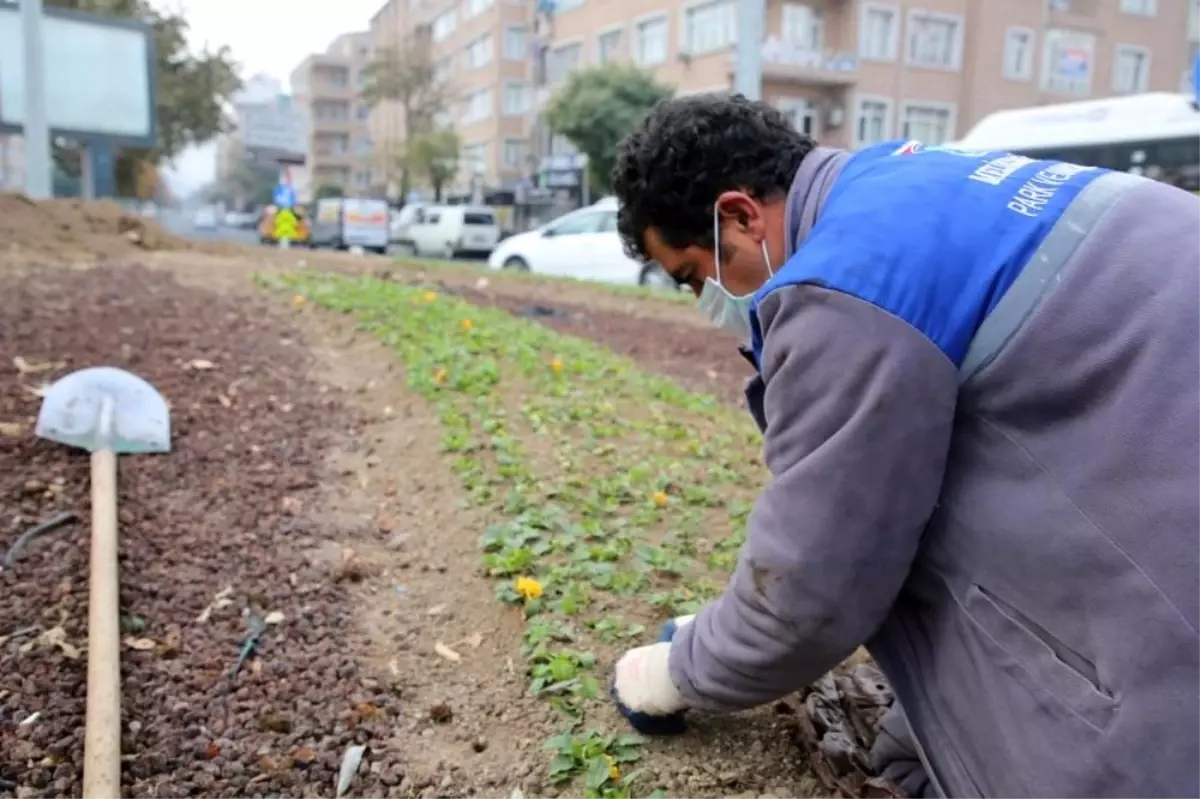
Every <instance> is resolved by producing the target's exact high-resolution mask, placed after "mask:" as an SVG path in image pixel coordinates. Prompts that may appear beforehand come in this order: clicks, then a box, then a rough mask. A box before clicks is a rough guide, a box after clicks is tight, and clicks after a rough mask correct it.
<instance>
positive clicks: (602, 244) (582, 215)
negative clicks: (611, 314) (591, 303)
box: [488, 198, 677, 290]
mask: <svg viewBox="0 0 1200 799" xmlns="http://www.w3.org/2000/svg"><path fill="white" fill-rule="evenodd" d="M488 266H489V267H490V268H492V269H514V270H519V271H525V272H532V273H534V274H539V275H556V276H559V277H573V278H577V279H579V280H598V281H602V282H605V283H619V284H624V285H630V286H637V285H641V286H652V287H655V288H665V289H671V290H675V289H676V288H677V286H676V285H675V281H674V280H673V279H672V278H671V276H670V275H668V274H667V273H666V272H665V271H664V270H663V269H662V267H660V266H659V265H658V264H656V263H648V264H646V263H641V262H640V261H636V260H634V259H632V258H630V257H629V256H628V255H626V254H625V250H624V248H623V247H622V246H621V238H620V236H618V235H617V204H616V201H615V200H613V199H612V198H608V199H605V200H601V201H600V202H598V203H596V204H595V205H589V206H587V207H586V208H580V209H579V210H577V211H572V212H570V213H569V214H565V215H563V216H560V217H559V218H558V219H555V220H553V221H551V222H548V223H547V224H545V225H542V226H541V227H540V228H537V229H536V230H531V231H529V232H528V233H520V234H518V235H516V236H512V237H510V238H507V239H505V240H504V241H502V242H500V244H499V246H497V247H496V249H494V250H493V251H492V254H491V257H489V258H488Z"/></svg>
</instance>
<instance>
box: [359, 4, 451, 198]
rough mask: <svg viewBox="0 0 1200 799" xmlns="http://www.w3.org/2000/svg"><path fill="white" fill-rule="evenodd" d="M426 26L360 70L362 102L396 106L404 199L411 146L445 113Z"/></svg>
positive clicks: (409, 176) (444, 87) (408, 182)
mask: <svg viewBox="0 0 1200 799" xmlns="http://www.w3.org/2000/svg"><path fill="white" fill-rule="evenodd" d="M430 45H431V40H430V37H429V31H428V26H425V27H423V28H422V29H419V30H418V31H417V32H416V33H413V34H411V35H409V36H407V37H405V38H404V39H403V40H402V41H400V42H399V43H398V44H396V45H394V46H391V47H384V48H380V49H379V50H378V51H377V52H376V53H375V57H374V58H373V59H372V60H371V62H370V63H369V64H367V66H366V67H365V69H364V70H363V74H364V76H365V79H366V82H365V85H364V87H363V90H362V99H363V101H364V102H365V103H367V105H369V106H371V107H375V106H377V105H379V104H380V103H383V102H393V103H395V104H396V105H397V106H398V108H399V110H400V114H401V118H402V119H401V124H402V126H403V132H404V141H403V142H402V143H401V144H400V146H399V147H398V148H397V151H396V152H394V153H389V157H390V158H394V159H395V160H394V164H395V166H396V167H398V168H399V170H400V194H401V197H402V198H403V197H407V196H408V193H409V190H410V189H411V188H412V174H413V171H414V164H413V157H412V156H413V150H414V148H413V147H412V146H411V145H412V144H413V143H414V142H416V141H417V140H418V139H419V138H420V137H421V136H422V135H424V134H428V133H430V132H432V131H433V129H434V120H435V119H437V117H438V115H439V114H441V113H442V112H443V111H445V110H446V106H447V104H448V101H449V87H448V86H447V85H446V83H445V82H444V81H442V80H440V79H439V77H438V75H437V68H436V66H435V65H434V61H433V55H432V52H431V49H430Z"/></svg>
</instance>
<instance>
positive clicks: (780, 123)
mask: <svg viewBox="0 0 1200 799" xmlns="http://www.w3.org/2000/svg"><path fill="white" fill-rule="evenodd" d="M815 146H816V145H815V143H814V142H813V140H812V139H811V138H809V137H808V136H805V135H804V134H802V133H800V132H799V131H797V130H796V129H795V128H794V127H793V126H792V124H791V122H789V121H788V119H787V117H785V116H784V115H783V114H782V113H780V112H779V111H778V110H776V109H775V108H772V107H771V106H769V105H767V104H766V103H762V102H757V101H754V100H748V99H747V98H746V97H745V96H743V95H741V94H733V95H729V94H697V95H689V96H686V97H675V98H671V99H668V100H663V101H662V102H660V103H658V105H656V106H654V108H653V109H651V111H650V113H649V114H648V115H647V116H646V118H645V120H643V121H642V124H641V126H640V127H639V128H638V129H637V130H635V131H634V132H633V133H630V134H629V135H628V136H626V137H625V139H624V140H623V141H622V142H621V144H620V145H619V147H618V148H617V161H616V165H615V166H614V167H613V171H612V185H613V193H614V194H616V196H617V203H618V207H619V209H620V210H619V211H618V216H617V230H618V231H619V232H620V234H621V240H622V242H623V243H624V245H625V251H626V252H627V253H628V254H629V256H630V257H631V258H636V259H639V260H642V261H646V260H649V259H650V256H649V255H648V254H647V253H646V245H645V235H646V231H647V230H648V229H650V228H654V229H655V230H657V231H658V233H659V234H660V235H661V236H662V239H663V241H664V242H666V243H667V244H668V245H670V246H672V247H687V246H689V245H692V244H698V245H700V246H702V247H712V246H713V240H712V208H713V203H714V202H715V201H716V199H717V197H718V196H719V195H720V194H721V192H723V191H729V190H741V191H745V192H746V193H748V194H750V195H751V196H753V197H756V198H760V199H772V198H775V197H778V196H779V195H781V194H783V195H786V194H787V192H788V190H789V189H790V188H791V186H792V180H793V179H794V178H795V176H796V170H797V169H799V168H800V162H801V161H802V160H804V157H805V156H806V155H808V154H809V152H811V151H812V149H813V147H815Z"/></svg>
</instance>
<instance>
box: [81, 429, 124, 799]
mask: <svg viewBox="0 0 1200 799" xmlns="http://www.w3.org/2000/svg"><path fill="white" fill-rule="evenodd" d="M89 579H90V582H89V594H88V672H87V727H86V730H85V732H84V743H83V797H84V799H116V797H119V796H120V795H121V627H120V615H119V614H120V610H119V607H118V595H117V584H118V583H117V456H116V454H115V453H112V452H106V451H101V452H93V453H92V565H91V576H90V578H89Z"/></svg>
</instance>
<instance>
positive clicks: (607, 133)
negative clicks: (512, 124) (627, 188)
mask: <svg viewBox="0 0 1200 799" xmlns="http://www.w3.org/2000/svg"><path fill="white" fill-rule="evenodd" d="M673 93H674V90H672V89H671V88H670V87H668V86H663V85H662V84H660V83H657V82H656V81H655V80H654V77H653V76H652V75H651V74H650V73H649V72H647V71H645V70H642V69H639V68H637V67H635V66H632V65H629V64H607V65H605V66H602V67H596V68H594V69H585V70H580V71H577V72H572V73H571V74H570V76H569V77H568V78H567V81H566V83H564V84H563V85H562V86H560V87H559V88H558V89H557V90H555V92H554V94H553V95H552V96H551V97H550V102H549V104H548V106H547V108H546V121H547V123H548V124H549V125H550V129H551V130H553V131H554V132H555V133H558V134H561V135H563V136H565V137H566V138H567V139H568V140H570V142H571V143H572V144H574V145H575V146H576V147H577V148H579V151H580V152H581V153H583V154H584V155H586V156H587V157H588V173H589V176H590V178H591V184H592V186H593V188H594V189H596V190H598V191H601V192H604V191H608V190H610V189H611V188H612V168H613V165H614V163H615V162H616V156H617V145H618V144H619V143H620V142H621V139H623V138H625V137H626V136H627V135H629V134H630V133H631V132H632V131H633V129H634V128H635V127H636V126H637V125H638V123H639V122H641V121H642V119H643V118H644V117H645V116H646V114H647V112H649V111H650V109H651V108H653V107H654V106H655V104H657V103H658V102H659V101H661V100H665V99H666V98H668V97H670V96H671V95H672V94H673Z"/></svg>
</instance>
